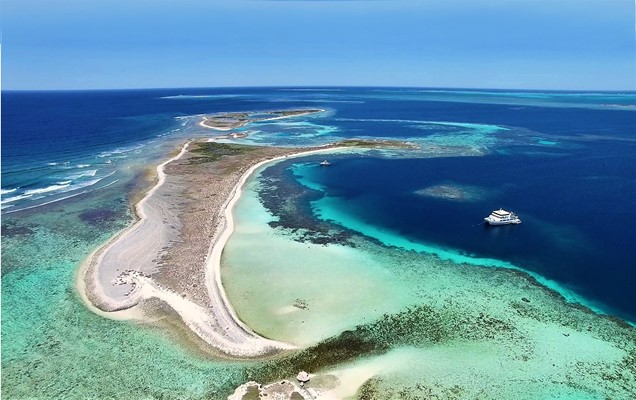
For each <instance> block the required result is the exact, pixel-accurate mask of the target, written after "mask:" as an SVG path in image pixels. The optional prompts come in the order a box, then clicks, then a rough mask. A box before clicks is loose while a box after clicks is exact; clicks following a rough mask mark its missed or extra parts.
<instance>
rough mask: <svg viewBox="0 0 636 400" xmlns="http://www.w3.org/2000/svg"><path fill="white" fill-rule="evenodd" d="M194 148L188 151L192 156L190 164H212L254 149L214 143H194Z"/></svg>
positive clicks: (252, 147) (238, 145)
mask: <svg viewBox="0 0 636 400" xmlns="http://www.w3.org/2000/svg"><path fill="white" fill-rule="evenodd" d="M194 146H195V148H194V149H192V150H190V152H191V153H192V154H193V156H192V157H190V159H189V163H190V164H202V163H208V162H214V161H218V160H219V159H220V158H221V157H223V156H234V155H239V154H244V153H246V152H248V151H251V150H254V149H256V147H254V146H244V145H240V144H226V143H216V142H203V143H195V144H194Z"/></svg>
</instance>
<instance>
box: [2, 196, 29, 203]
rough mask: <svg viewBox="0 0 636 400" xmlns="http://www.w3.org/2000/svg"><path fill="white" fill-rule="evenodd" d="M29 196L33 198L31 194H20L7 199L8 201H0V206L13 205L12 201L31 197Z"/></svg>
mask: <svg viewBox="0 0 636 400" xmlns="http://www.w3.org/2000/svg"><path fill="white" fill-rule="evenodd" d="M31 196H33V195H31V194H20V195H17V196H13V197H9V198H8V199H2V200H1V201H0V204H6V203H13V202H14V201H18V200H22V199H26V198H28V197H31Z"/></svg>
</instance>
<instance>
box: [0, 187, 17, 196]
mask: <svg viewBox="0 0 636 400" xmlns="http://www.w3.org/2000/svg"><path fill="white" fill-rule="evenodd" d="M16 190H18V189H17V188H13V189H2V190H1V191H0V195H5V194H9V193H13V192H15V191H16Z"/></svg>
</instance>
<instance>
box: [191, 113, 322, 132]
mask: <svg viewBox="0 0 636 400" xmlns="http://www.w3.org/2000/svg"><path fill="white" fill-rule="evenodd" d="M324 111H325V110H322V109H313V108H311V109H301V110H273V111H258V112H227V113H221V114H214V115H205V116H203V119H202V120H201V122H200V123H199V125H200V126H202V127H204V128H210V129H214V130H217V131H230V130H233V129H238V128H241V127H243V126H245V125H247V124H251V123H254V122H262V121H273V120H278V119H283V118H291V117H300V116H304V115H310V114H317V113H321V112H324Z"/></svg>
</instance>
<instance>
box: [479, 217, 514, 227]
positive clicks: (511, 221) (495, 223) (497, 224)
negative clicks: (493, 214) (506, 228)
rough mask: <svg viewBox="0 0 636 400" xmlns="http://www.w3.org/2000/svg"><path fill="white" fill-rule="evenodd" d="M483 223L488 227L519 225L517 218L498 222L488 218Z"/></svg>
mask: <svg viewBox="0 0 636 400" xmlns="http://www.w3.org/2000/svg"><path fill="white" fill-rule="evenodd" d="M484 221H486V222H487V223H488V225H493V226H499V225H517V224H520V223H521V220H520V219H519V218H517V219H510V220H505V221H498V220H493V219H490V218H484Z"/></svg>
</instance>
